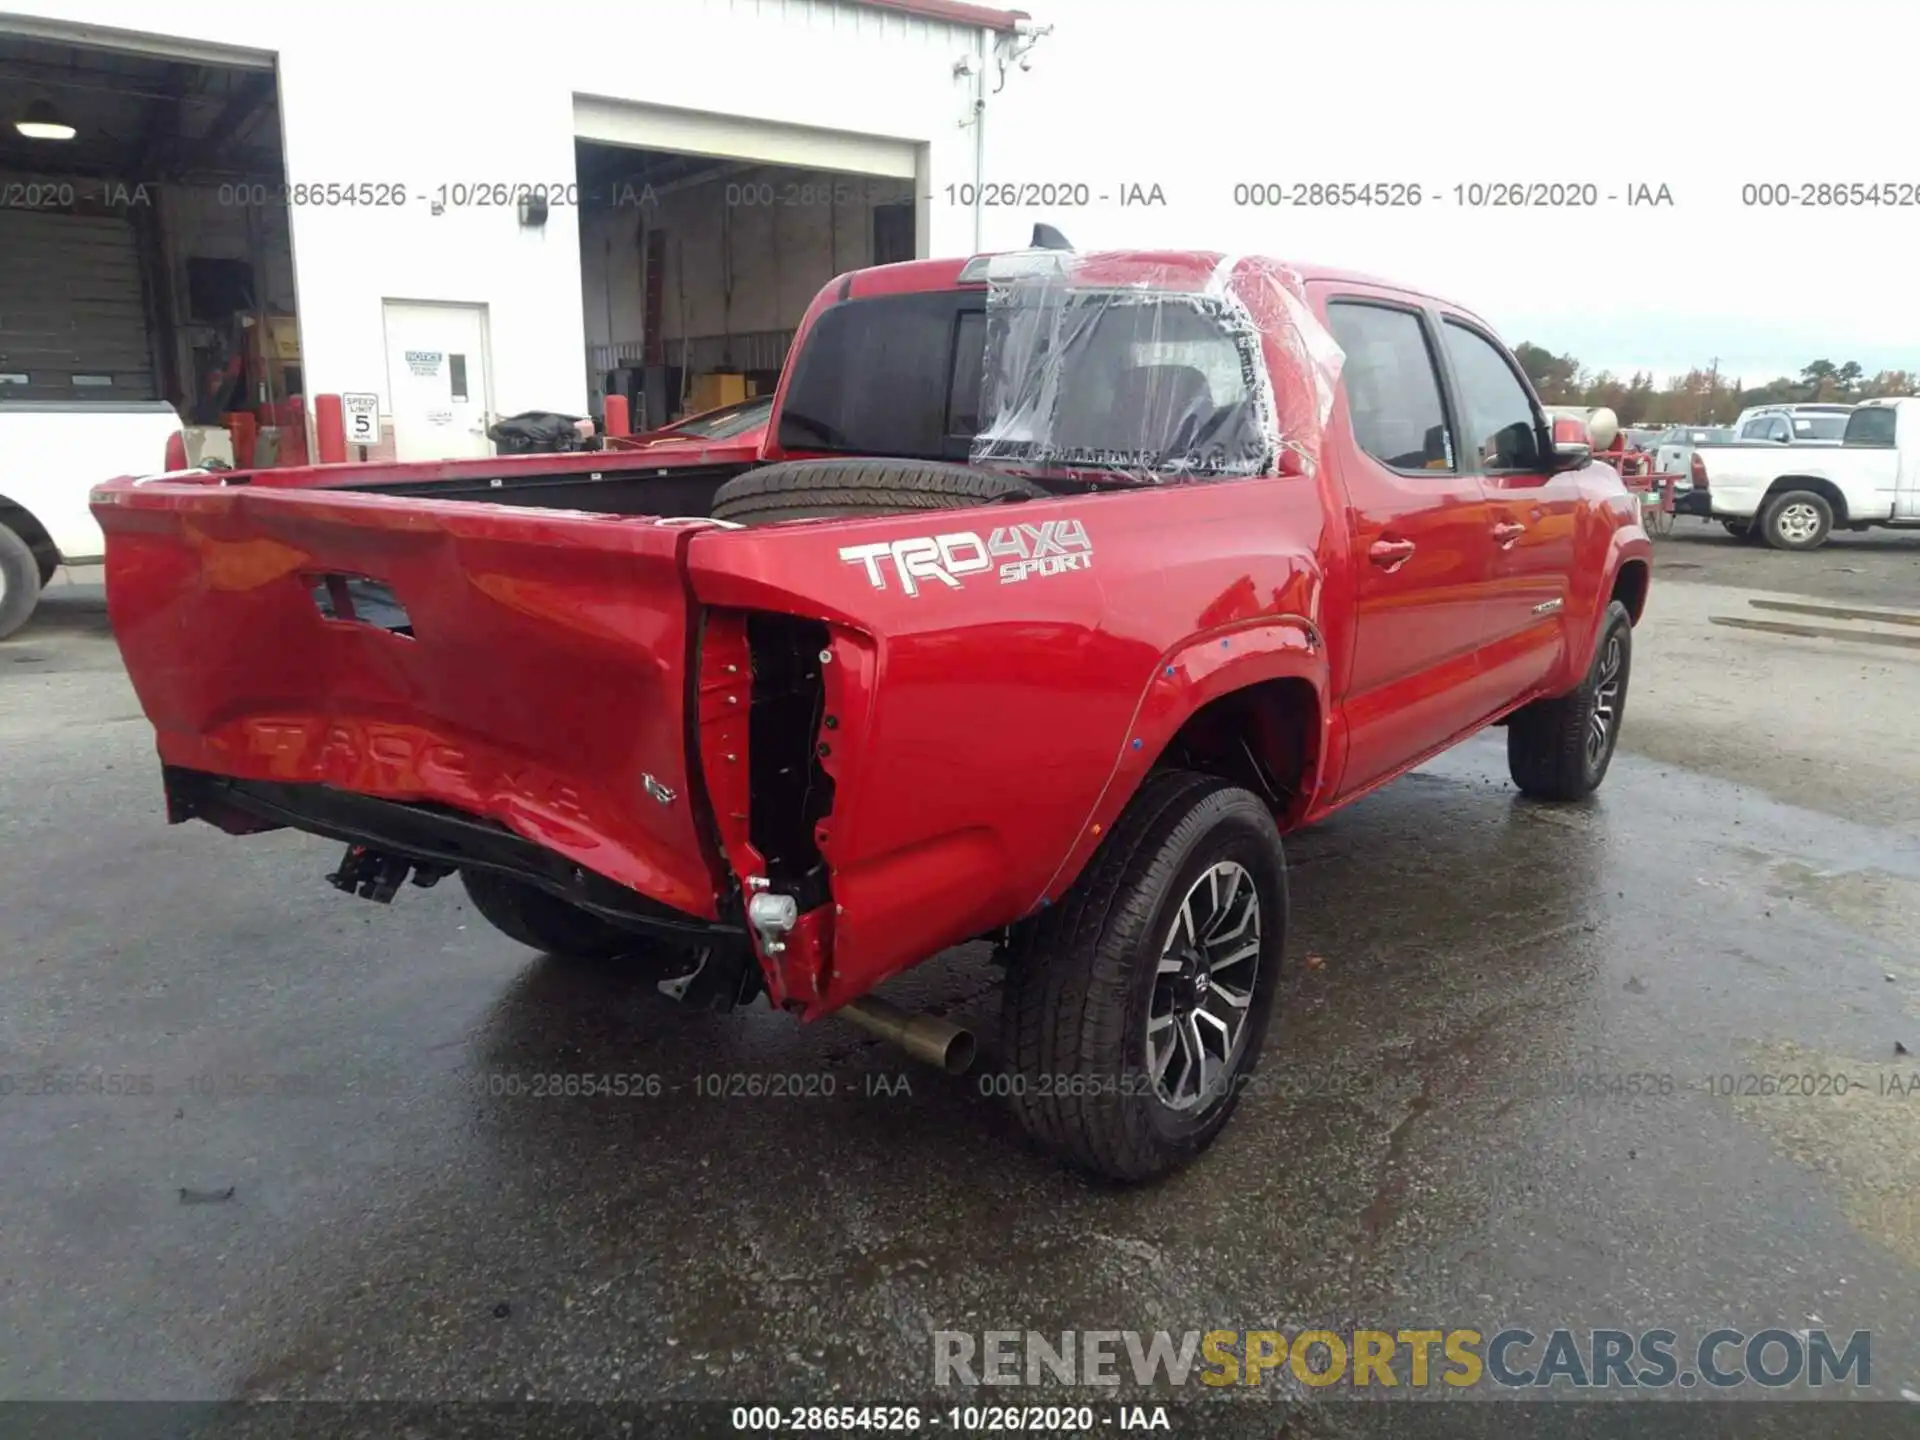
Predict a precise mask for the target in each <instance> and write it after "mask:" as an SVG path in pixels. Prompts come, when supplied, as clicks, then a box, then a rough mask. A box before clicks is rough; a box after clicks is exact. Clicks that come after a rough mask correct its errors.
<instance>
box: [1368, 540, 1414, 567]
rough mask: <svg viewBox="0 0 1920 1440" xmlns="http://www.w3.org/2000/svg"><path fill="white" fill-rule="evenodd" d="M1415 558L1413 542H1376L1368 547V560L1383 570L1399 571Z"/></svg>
mask: <svg viewBox="0 0 1920 1440" xmlns="http://www.w3.org/2000/svg"><path fill="white" fill-rule="evenodd" d="M1412 556H1413V542H1412V541H1411V540H1376V541H1374V542H1373V544H1371V545H1369V546H1368V547H1367V558H1368V559H1369V560H1371V561H1372V562H1373V563H1374V564H1376V565H1378V566H1379V567H1380V568H1381V569H1382V570H1385V571H1388V572H1389V573H1391V572H1392V571H1395V570H1398V569H1399V568H1400V567H1401V566H1402V565H1404V564H1406V563H1407V561H1408V560H1409V559H1411V558H1412Z"/></svg>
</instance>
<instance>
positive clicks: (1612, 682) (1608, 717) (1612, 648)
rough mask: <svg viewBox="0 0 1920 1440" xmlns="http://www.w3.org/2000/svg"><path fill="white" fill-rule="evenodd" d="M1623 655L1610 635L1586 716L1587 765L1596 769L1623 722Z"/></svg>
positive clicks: (1614, 638)
mask: <svg viewBox="0 0 1920 1440" xmlns="http://www.w3.org/2000/svg"><path fill="white" fill-rule="evenodd" d="M1624 658H1625V657H1624V654H1623V652H1622V650H1621V648H1620V637H1619V636H1618V635H1609V636H1607V648H1606V649H1605V650H1604V651H1602V652H1601V656H1600V673H1599V674H1598V675H1597V676H1595V677H1594V686H1593V709H1592V710H1591V711H1590V712H1589V713H1588V716H1587V765H1588V766H1589V767H1592V766H1596V765H1598V764H1599V763H1600V761H1601V760H1602V759H1604V758H1605V756H1606V753H1607V747H1608V746H1609V745H1610V744H1611V743H1612V741H1613V732H1614V728H1615V726H1617V725H1618V724H1619V721H1620V672H1621V669H1622V668H1623V662H1624Z"/></svg>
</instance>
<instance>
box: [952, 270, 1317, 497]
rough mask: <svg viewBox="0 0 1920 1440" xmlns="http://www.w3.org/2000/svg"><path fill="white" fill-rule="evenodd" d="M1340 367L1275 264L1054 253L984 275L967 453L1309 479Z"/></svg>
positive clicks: (1184, 475) (1018, 463) (1140, 470)
mask: <svg viewBox="0 0 1920 1440" xmlns="http://www.w3.org/2000/svg"><path fill="white" fill-rule="evenodd" d="M1340 366H1341V353H1340V347H1339V345H1338V344H1337V343H1336V342H1335V341H1334V338H1333V336H1332V335H1331V334H1330V333H1328V331H1327V329H1326V327H1325V326H1323V325H1322V324H1321V323H1320V322H1319V320H1317V319H1316V318H1315V317H1314V315H1313V312H1312V310H1311V309H1310V308H1309V307H1308V305H1307V302H1306V299H1305V294H1304V288H1303V286H1302V284H1301V281H1300V278H1299V277H1298V276H1297V275H1296V274H1295V273H1294V272H1293V271H1291V270H1289V269H1288V268H1287V267H1286V266H1284V265H1281V264H1279V263H1277V262H1275V261H1272V260H1266V259H1262V258H1259V257H1254V256H1192V255H1189V256H1178V257H1175V256H1165V257H1151V258H1149V257H1137V256H1127V255H1086V256H1067V255H1062V256H1060V257H1059V258H1058V260H1057V263H1055V264H1052V265H1047V266H1041V267H1037V268H1036V270H1035V271H1034V272H1032V273H1023V274H1017V275H1014V276H1010V277H1008V278H1005V279H995V278H993V277H992V276H991V274H990V276H989V283H988V291H987V340H986V353H985V364H984V369H985V378H984V380H983V383H982V388H981V399H980V430H979V433H978V435H977V436H976V438H975V440H974V442H973V445H972V449H971V459H972V460H973V461H974V462H975V463H977V464H984V465H992V466H995V467H996V468H1001V469H1025V470H1052V471H1061V470H1065V471H1075V470H1097V471H1101V472H1104V473H1107V474H1119V475H1124V476H1126V477H1128V478H1131V479H1134V480H1138V481H1142V482H1148V483H1168V482H1179V481H1191V480H1210V479H1231V478H1237V477H1244V476H1251V475H1263V474H1274V473H1279V474H1311V473H1312V472H1313V471H1314V469H1315V468H1316V467H1317V466H1318V464H1319V459H1320V453H1321V441H1322V436H1323V433H1324V430H1325V426H1326V422H1327V416H1328V413H1329V412H1330V411H1331V410H1332V408H1333V397H1334V387H1335V385H1336V383H1337V381H1338V379H1339V375H1340Z"/></svg>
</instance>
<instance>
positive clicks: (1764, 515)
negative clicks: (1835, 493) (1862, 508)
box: [1760, 490, 1833, 550]
mask: <svg viewBox="0 0 1920 1440" xmlns="http://www.w3.org/2000/svg"><path fill="white" fill-rule="evenodd" d="M1832 533H1833V506H1832V505H1830V504H1829V503H1828V502H1827V497H1826V496H1824V495H1822V494H1820V493H1819V492H1818V491H1815V490H1788V491H1784V492H1783V493H1781V494H1779V495H1776V496H1774V497H1773V498H1772V499H1771V500H1769V501H1767V503H1766V506H1765V507H1764V508H1763V509H1762V510H1761V512H1760V534H1761V536H1762V538H1764V539H1765V540H1766V542H1767V544H1769V545H1771V546H1772V547H1773V548H1774V549H1776V550H1818V549H1819V548H1820V547H1821V546H1822V545H1824V544H1826V543H1827V536H1829V535H1831V534H1832Z"/></svg>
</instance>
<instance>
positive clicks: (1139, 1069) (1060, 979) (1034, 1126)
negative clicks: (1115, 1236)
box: [1001, 770, 1287, 1182]
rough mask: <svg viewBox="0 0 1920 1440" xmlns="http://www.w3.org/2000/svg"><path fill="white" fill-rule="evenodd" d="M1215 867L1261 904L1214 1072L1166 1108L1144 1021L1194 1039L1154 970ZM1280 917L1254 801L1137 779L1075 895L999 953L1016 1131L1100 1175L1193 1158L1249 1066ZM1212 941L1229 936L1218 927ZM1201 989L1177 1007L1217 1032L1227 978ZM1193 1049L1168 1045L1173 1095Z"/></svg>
mask: <svg viewBox="0 0 1920 1440" xmlns="http://www.w3.org/2000/svg"><path fill="white" fill-rule="evenodd" d="M1222 865H1233V866H1238V867H1239V869H1240V871H1241V872H1242V873H1243V875H1244V876H1245V877H1246V880H1247V881H1250V882H1251V889H1252V892H1253V895H1254V899H1255V902H1256V903H1257V905H1258V907H1259V908H1258V911H1257V912H1256V914H1255V917H1254V920H1255V923H1256V924H1257V927H1258V932H1259V933H1258V939H1257V941H1256V942H1255V943H1256V946H1257V948H1256V950H1255V951H1254V953H1253V955H1252V956H1251V957H1250V958H1251V959H1252V961H1253V965H1254V971H1253V975H1252V978H1251V980H1250V981H1248V982H1247V984H1246V986H1245V987H1244V993H1245V994H1246V995H1247V997H1248V1003H1247V1005H1246V1006H1245V1007H1244V1018H1243V1019H1242V1021H1241V1023H1240V1026H1239V1029H1238V1030H1237V1031H1236V1032H1234V1033H1233V1034H1232V1035H1231V1037H1230V1038H1229V1039H1227V1040H1225V1041H1224V1042H1222V1049H1223V1051H1224V1054H1223V1057H1222V1058H1223V1060H1224V1063H1223V1064H1222V1065H1221V1066H1220V1068H1219V1070H1218V1071H1217V1072H1215V1075H1216V1078H1215V1079H1214V1081H1213V1082H1212V1084H1211V1088H1209V1087H1208V1086H1205V1085H1197V1086H1195V1091H1196V1093H1195V1095H1194V1097H1193V1103H1192V1104H1191V1105H1190V1106H1189V1107H1187V1108H1184V1109H1183V1108H1176V1106H1175V1104H1173V1103H1170V1097H1169V1096H1167V1095H1166V1094H1164V1093H1163V1092H1162V1089H1161V1081H1156V1077H1155V1075H1154V1073H1153V1071H1152V1069H1150V1067H1149V1052H1150V1051H1151V1049H1152V1047H1153V1041H1152V1039H1151V1036H1150V1034H1149V1032H1148V1029H1147V1026H1148V1023H1149V1021H1150V1020H1151V1019H1153V1018H1154V1017H1155V1016H1157V1015H1160V1014H1162V1013H1167V1014H1168V1021H1166V1022H1163V1028H1162V1033H1166V1034H1168V1037H1169V1038H1168V1045H1169V1046H1170V1047H1172V1046H1173V1045H1174V1040H1173V1035H1174V1033H1176V1032H1180V1031H1185V1032H1186V1033H1189V1034H1191V1035H1194V1036H1197V1035H1198V1034H1199V1033H1200V1027H1199V1023H1198V1020H1197V1019H1188V1020H1184V1021H1182V1020H1179V1019H1178V1018H1177V1017H1178V1015H1179V1012H1180V1006H1181V1004H1182V1003H1183V1001H1182V997H1180V996H1178V995H1175V994H1174V993H1173V990H1172V987H1174V986H1177V985H1180V984H1182V983H1190V982H1185V981H1184V980H1183V976H1181V975H1174V976H1170V977H1163V976H1162V974H1161V973H1160V963H1161V960H1162V958H1163V955H1164V953H1165V951H1166V947H1168V946H1169V945H1171V944H1172V943H1173V941H1174V939H1175V936H1174V930H1175V927H1176V925H1177V924H1178V923H1179V921H1180V917H1181V912H1182V909H1183V906H1184V904H1185V901H1186V899H1187V897H1188V894H1189V891H1190V890H1197V889H1198V888H1199V887H1200V886H1201V885H1202V884H1203V883H1206V882H1207V881H1208V879H1209V877H1210V876H1211V875H1212V873H1213V872H1214V870H1215V867H1217V866H1222ZM1234 883H1235V884H1236V885H1238V884H1240V883H1243V882H1242V881H1240V880H1238V879H1236V880H1235V881H1234ZM1213 893H1217V892H1213ZM1236 893H1237V892H1236ZM1229 903H1230V904H1231V903H1232V902H1229ZM1188 913H1189V917H1190V918H1192V912H1188ZM1286 923H1287V870H1286V856H1285V853H1284V852H1283V850H1282V849H1281V844H1280V834H1279V831H1278V830H1277V829H1276V827H1275V826H1274V823H1273V816H1272V815H1271V814H1270V813H1269V811H1268V809H1267V807H1266V805H1265V803H1264V802H1263V801H1261V800H1260V799H1259V797H1257V796H1255V795H1254V794H1252V793H1251V792H1249V791H1246V790H1242V789H1240V788H1239V787H1237V786H1234V785H1231V784H1228V783H1227V782H1226V781H1224V780H1219V779H1216V778H1214V777H1212V776H1210V775H1197V774H1194V773H1192V772H1189V771H1178V770H1170V771H1160V772H1156V773H1155V774H1153V775H1152V776H1150V777H1149V778H1148V780H1147V781H1146V783H1145V784H1144V785H1142V786H1141V788H1140V792H1139V794H1137V795H1136V796H1135V797H1134V798H1133V801H1132V803H1131V804H1129V805H1128V807H1127V809H1126V811H1125V813H1124V814H1123V815H1122V816H1121V818H1120V820H1119V822H1118V823H1117V824H1116V825H1115V826H1114V827H1113V830H1112V832H1111V833H1110V834H1109V835H1108V836H1107V838H1106V840H1105V841H1104V842H1103V843H1102V844H1101V847H1100V849H1099V850H1098V851H1097V852H1096V853H1095V854H1094V856H1093V858H1092V860H1090V861H1089V862H1088V864H1087V869H1086V872H1085V873H1084V874H1083V875H1082V876H1081V877H1080V879H1079V880H1078V881H1077V882H1076V883H1075V885H1074V886H1073V888H1072V890H1070V891H1069V892H1068V893H1067V895H1066V896H1065V897H1064V898H1063V899H1062V901H1061V903H1060V904H1058V905H1056V906H1053V907H1052V908H1050V909H1048V910H1044V911H1042V912H1041V914H1040V915H1039V916H1038V917H1036V918H1035V919H1034V920H1032V921H1030V922H1028V924H1026V925H1025V926H1023V927H1022V931H1021V933H1020V934H1019V936H1018V937H1017V939H1016V942H1015V945H1014V947H1013V953H1012V954H1011V956H1010V957H1009V959H1010V964H1009V967H1008V974H1007V987H1006V992H1005V996H1004V998H1003V1019H1002V1026H1001V1029H1002V1034H1003V1035H1004V1037H1005V1044H1006V1045H1007V1049H1008V1055H1007V1058H1008V1062H1009V1064H1008V1068H1009V1070H1010V1072H1011V1074H1010V1076H1009V1081H1010V1085H1011V1087H1012V1089H1013V1091H1014V1094H1013V1096H1012V1100H1013V1107H1014V1111H1015V1113H1016V1114H1018V1116H1019V1117H1020V1120H1021V1123H1022V1124H1023V1125H1025V1126H1026V1129H1027V1131H1028V1133H1029V1134H1031V1135H1033V1136H1034V1137H1035V1138H1036V1139H1038V1140H1039V1141H1041V1142H1042V1143H1043V1144H1045V1145H1047V1146H1048V1147H1049V1148H1051V1149H1053V1150H1054V1151H1056V1152H1057V1153H1059V1154H1060V1155H1061V1156H1062V1157H1063V1158H1065V1159H1066V1160H1067V1161H1069V1162H1070V1163H1072V1164H1074V1165H1076V1166H1078V1167H1079V1168H1081V1169H1084V1170H1087V1171H1090V1172H1092V1173H1093V1174H1095V1175H1098V1176H1100V1177H1102V1178H1104V1179H1109V1180H1119V1181H1128V1182H1137V1181H1142V1180H1150V1179H1153V1178H1154V1177H1156V1176H1159V1175H1164V1174H1166V1173H1168V1172H1169V1171H1172V1170H1174V1169H1177V1168H1178V1167H1180V1166H1181V1165H1184V1164H1186V1163H1187V1162H1188V1161H1190V1160H1192V1159H1193V1158H1194V1157H1196V1156H1197V1155H1199V1154H1200V1152H1201V1151H1203V1150H1205V1149H1206V1148H1207V1146H1208V1145H1210V1144H1211V1143H1212V1142H1213V1140H1214V1138H1215V1137H1216V1136H1218V1135H1219V1133H1220V1131H1221V1129H1222V1128H1223V1127H1224V1126H1225V1125H1226V1123H1227V1121H1228V1119H1229V1118H1230V1117H1231V1116H1232V1114H1233V1111H1234V1107H1235V1106H1236V1105H1237V1104H1238V1103H1239V1098H1240V1092H1241V1090H1242V1089H1243V1088H1244V1085H1245V1081H1246V1078H1247V1077H1248V1076H1249V1075H1250V1074H1251V1073H1252V1071H1253V1069H1254V1067H1255V1065H1257V1064H1258V1063H1259V1059H1260V1050H1261V1046H1262V1045H1263V1043H1264V1042H1265V1039H1266V1031H1267V1024H1268V1021H1269V1019H1270V1017H1271V1015H1272V1012H1273V1006H1274V997H1275V995H1276V994H1277V992H1278V989H1279V983H1280V967H1281V958H1282V954H1283V951H1284V949H1285V944H1286ZM1193 929H1204V927H1202V926H1200V925H1199V924H1198V923H1197V922H1196V923H1195V925H1194V926H1193V927H1191V929H1190V930H1189V934H1190V936H1191V934H1192V930H1193ZM1241 933H1244V932H1241ZM1216 943H1218V944H1227V943H1233V944H1235V945H1236V946H1237V945H1238V944H1239V940H1238V936H1237V935H1235V934H1234V933H1233V931H1229V932H1227V934H1226V935H1225V936H1224V937H1222V938H1221V939H1220V940H1218V941H1217V942H1216ZM1194 948H1195V949H1196V950H1197V949H1200V948H1203V947H1199V946H1195V947H1194ZM1243 963H1245V961H1244V959H1243V960H1240V961H1237V962H1236V961H1228V962H1227V963H1225V964H1220V963H1218V962H1214V964H1213V968H1214V969H1218V970H1220V971H1226V970H1228V969H1232V968H1235V967H1236V966H1237V965H1238V964H1243ZM1235 983H1238V982H1237V981H1235ZM1198 996H1199V998H1198V999H1197V1000H1196V999H1195V994H1194V992H1192V991H1191V990H1189V991H1188V992H1187V993H1186V994H1185V996H1184V1003H1185V1004H1187V1005H1190V1006H1197V1007H1198V1008H1200V1009H1205V1008H1207V1006H1208V1005H1209V1004H1212V1005H1213V1008H1212V1010H1211V1011H1210V1012H1209V1013H1211V1014H1212V1015H1213V1019H1214V1022H1215V1024H1216V1025H1217V1024H1219V1023H1220V1020H1221V1016H1222V1015H1227V1016H1231V1014H1232V1013H1233V1005H1234V1004H1237V1002H1233V1001H1232V1000H1231V996H1232V991H1231V990H1230V989H1229V988H1228V987H1227V985H1226V984H1225V983H1224V977H1223V980H1221V981H1214V982H1212V983H1211V984H1210V985H1208V986H1206V987H1203V988H1201V989H1200V990H1199V991H1198ZM1216 1001H1218V1002H1220V1003H1214V1002H1216ZM1163 1007H1171V1008H1170V1010H1166V1011H1163ZM1189 1013H1191V1012H1189ZM1208 1033H1211V1034H1218V1033H1219V1032H1217V1031H1215V1030H1213V1029H1212V1028H1211V1027H1209V1030H1208ZM1200 1043H1202V1044H1203V1045H1204V1043H1205V1042H1204V1041H1202V1042H1200ZM1191 1053H1192V1052H1191V1051H1190V1050H1186V1049H1184V1047H1182V1048H1181V1049H1180V1053H1179V1054H1176V1053H1175V1052H1174V1050H1173V1049H1172V1048H1170V1049H1169V1050H1168V1051H1167V1052H1166V1055H1167V1058H1166V1059H1165V1060H1164V1061H1163V1062H1162V1065H1163V1069H1162V1076H1161V1080H1162V1081H1163V1082H1164V1083H1165V1085H1166V1086H1167V1087H1168V1088H1175V1082H1174V1079H1173V1076H1174V1068H1173V1067H1174V1065H1175V1064H1184V1063H1186V1057H1188V1056H1190V1055H1191ZM1183 1073H1185V1072H1183ZM1189 1078H1192V1077H1191V1076H1189ZM1171 1098H1173V1099H1177V1098H1178V1097H1177V1096H1175V1097H1171Z"/></svg>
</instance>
